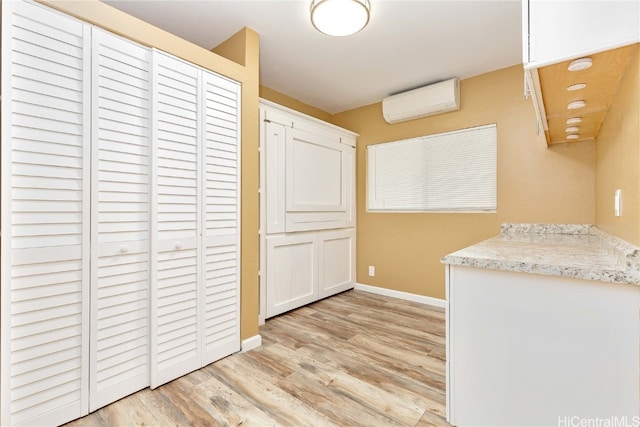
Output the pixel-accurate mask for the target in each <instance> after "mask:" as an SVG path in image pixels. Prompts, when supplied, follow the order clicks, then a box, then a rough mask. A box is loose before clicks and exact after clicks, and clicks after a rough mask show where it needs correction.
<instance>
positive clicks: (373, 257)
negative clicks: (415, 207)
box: [333, 65, 637, 298]
mask: <svg viewBox="0 0 640 427" xmlns="http://www.w3.org/2000/svg"><path fill="white" fill-rule="evenodd" d="M522 82H523V73H522V66H521V65H518V66H513V67H510V68H506V69H503V70H499V71H495V72H491V73H488V74H484V75H481V76H477V77H473V78H470V79H467V80H463V81H462V82H461V96H462V98H461V105H462V108H461V110H460V111H457V112H452V113H447V114H443V115H439V116H434V117H427V118H424V119H419V120H412V121H408V122H404V123H398V124H394V125H389V124H387V123H386V122H385V121H384V119H383V118H382V111H381V104H380V103H377V104H373V105H369V106H366V107H362V108H358V109H355V110H351V111H347V112H344V113H340V114H337V115H335V116H334V117H333V119H334V120H333V122H334V123H335V124H337V125H339V126H343V127H345V128H347V129H350V130H352V131H354V132H358V133H359V134H360V137H359V138H358V147H357V179H356V182H357V204H358V206H357V211H358V215H357V245H358V246H357V281H358V282H359V283H364V284H369V285H373V286H379V287H383V288H389V289H394V290H400V291H405V292H410V293H414V294H419V295H426V296H431V297H435V298H444V296H445V294H444V266H443V265H442V264H441V263H440V259H441V258H442V257H443V256H444V255H446V254H447V253H450V252H452V251H455V250H457V249H460V248H463V247H465V246H468V245H471V244H473V243H476V242H478V241H480V240H483V239H485V238H488V237H491V236H494V235H496V234H498V233H499V227H500V223H502V222H547V223H589V224H592V223H593V222H594V218H595V214H594V204H595V200H594V186H595V147H594V143H593V142H581V143H574V144H570V145H566V146H565V145H560V146H554V147H553V148H547V147H546V143H545V139H544V136H543V135H536V133H535V115H534V110H533V106H532V105H531V101H527V100H525V99H524V97H523V83H522ZM488 123H497V125H498V209H497V213H493V214H462V213H458V214H452V213H404V214H398V213H391V214H385V213H367V212H366V192H365V190H366V146H367V145H369V144H376V143H381V142H387V141H393V140H398V139H404V138H411V137H416V136H420V135H428V134H434V133H439V132H445V131H450V130H455V129H462V128H467V127H471V126H478V125H483V124H488ZM636 158H637V157H636ZM369 265H375V267H376V276H375V277H369V276H368V274H367V266H369Z"/></svg>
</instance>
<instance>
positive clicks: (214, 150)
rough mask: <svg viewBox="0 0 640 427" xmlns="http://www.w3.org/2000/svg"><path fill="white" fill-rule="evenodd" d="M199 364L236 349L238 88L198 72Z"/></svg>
mask: <svg viewBox="0 0 640 427" xmlns="http://www.w3.org/2000/svg"><path fill="white" fill-rule="evenodd" d="M202 89H203V92H202V96H203V107H204V108H203V113H204V119H203V124H204V132H203V137H204V139H203V144H202V158H203V159H204V165H203V171H202V172H203V175H204V179H203V191H204V194H203V198H202V200H203V207H202V212H203V222H204V224H203V231H204V236H203V240H204V242H203V257H204V260H203V264H202V265H203V266H204V268H203V270H204V277H203V287H204V292H203V298H204V299H203V301H202V304H203V305H204V307H203V331H202V332H203V337H202V340H203V351H204V354H203V360H202V365H203V366H204V365H207V364H209V363H211V362H214V361H215V360H218V359H220V358H222V357H224V356H228V355H229V354H231V353H235V352H237V351H240V240H239V239H240V159H239V153H240V152H239V142H240V138H239V137H240V135H239V132H240V128H239V125H240V120H239V117H240V86H239V85H238V83H235V82H232V81H230V80H227V79H225V78H223V77H221V76H218V75H215V74H212V73H209V72H205V71H203V72H202Z"/></svg>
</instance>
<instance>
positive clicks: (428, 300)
mask: <svg viewBox="0 0 640 427" xmlns="http://www.w3.org/2000/svg"><path fill="white" fill-rule="evenodd" d="M354 289H355V290H356V291H363V292H371V293H372V294H378V295H384V296H386V297H393V298H399V299H403V300H407V301H413V302H419V303H421V304H428V305H432V306H434V307H440V308H445V307H446V306H447V301H446V300H443V299H440V298H433V297H427V296H424V295H417V294H411V293H409V292H403V291H394V290H393V289H386V288H380V287H377V286H371V285H364V284H362V283H356V286H355V288H354Z"/></svg>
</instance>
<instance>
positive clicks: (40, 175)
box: [0, 1, 91, 426]
mask: <svg viewBox="0 0 640 427" xmlns="http://www.w3.org/2000/svg"><path fill="white" fill-rule="evenodd" d="M2 19H3V25H2V65H3V67H2V87H3V89H4V90H3V93H2V95H3V96H2V125H3V128H2V234H3V235H2V310H1V311H2V317H1V318H2V357H1V364H2V407H1V413H2V419H1V420H0V424H2V425H12V426H15V425H55V424H62V423H65V422H67V421H69V420H72V419H74V418H77V417H80V416H82V415H84V414H87V412H88V408H89V405H88V397H89V393H88V385H89V381H88V374H89V370H88V368H89V364H88V358H89V340H88V338H89V335H88V333H86V331H87V328H88V326H89V318H88V316H89V311H88V305H89V304H88V303H89V298H88V296H89V288H88V286H89V190H90V176H89V172H90V160H91V156H90V154H89V152H90V139H89V137H90V127H89V126H90V120H89V116H90V103H89V95H90V93H91V88H90V86H89V73H90V71H91V69H90V66H89V64H90V61H91V58H90V56H89V50H90V46H89V43H90V28H89V27H88V26H87V25H84V24H82V23H80V22H78V21H76V20H74V19H71V18H68V17H65V16H62V15H59V14H57V13H55V12H51V11H49V10H46V9H44V8H42V7H40V6H37V5H33V4H28V3H23V2H13V1H4V2H2Z"/></svg>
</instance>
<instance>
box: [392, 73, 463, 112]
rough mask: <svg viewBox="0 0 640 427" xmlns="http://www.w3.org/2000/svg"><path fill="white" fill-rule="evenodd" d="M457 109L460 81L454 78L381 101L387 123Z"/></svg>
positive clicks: (458, 107) (458, 105)
mask: <svg viewBox="0 0 640 427" xmlns="http://www.w3.org/2000/svg"><path fill="white" fill-rule="evenodd" d="M459 109H460V80H458V79H455V78H454V79H450V80H445V81H443V82H439V83H434V84H432V85H429V86H424V87H421V88H418V89H414V90H410V91H407V92H402V93H399V94H397V95H392V96H389V97H387V98H385V99H383V100H382V115H383V116H384V119H385V120H386V121H387V122H388V123H398V122H403V121H406V120H413V119H419V118H421V117H427V116H433V115H436V114H442V113H447V112H449V111H456V110H459Z"/></svg>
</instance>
